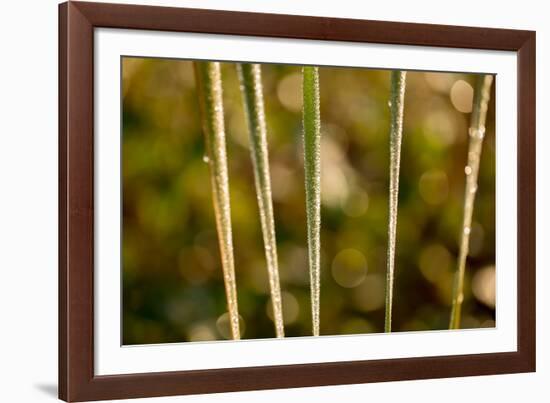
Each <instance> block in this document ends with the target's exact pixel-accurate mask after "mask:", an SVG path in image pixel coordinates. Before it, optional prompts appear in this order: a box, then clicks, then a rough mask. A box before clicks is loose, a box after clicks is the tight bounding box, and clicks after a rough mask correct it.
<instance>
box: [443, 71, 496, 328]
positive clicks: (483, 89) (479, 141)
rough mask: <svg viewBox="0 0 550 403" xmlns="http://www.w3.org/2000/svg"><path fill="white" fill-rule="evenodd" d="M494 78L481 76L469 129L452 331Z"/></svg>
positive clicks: (457, 314) (458, 310) (459, 300)
mask: <svg viewBox="0 0 550 403" xmlns="http://www.w3.org/2000/svg"><path fill="white" fill-rule="evenodd" d="M492 83H493V76H492V75H489V74H480V75H479V76H478V78H477V82H476V88H475V92H474V103H473V106H472V116H471V118H470V119H471V120H470V129H469V131H468V132H469V138H470V141H469V144H468V165H466V167H465V169H464V172H465V174H466V189H465V192H464V209H463V214H464V216H463V219H462V227H461V235H460V250H459V255H458V267H457V270H456V273H455V278H454V285H453V300H452V308H451V318H450V323H449V329H460V319H461V311H462V302H463V300H464V273H465V271H466V259H467V257H468V251H469V244H470V231H471V225H472V215H473V212H474V201H475V196H476V193H477V177H478V173H479V161H480V158H481V149H482V146H483V138H484V137H485V120H486V118H487V108H488V105H489V97H490V95H491V84H492Z"/></svg>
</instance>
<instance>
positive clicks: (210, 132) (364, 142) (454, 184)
mask: <svg viewBox="0 0 550 403" xmlns="http://www.w3.org/2000/svg"><path fill="white" fill-rule="evenodd" d="M121 75H122V80H121V86H122V88H121V96H122V100H121V105H122V133H121V144H122V200H123V201H122V228H121V231H122V288H123V289H122V296H123V297H122V323H123V329H122V343H123V344H124V345H135V344H156V343H177V342H205V341H215V340H237V339H259V338H275V337H277V338H280V337H300V336H302V337H303V336H335V335H349V334H367V333H382V332H406V331H429V330H438V331H443V330H448V329H471V328H485V327H495V325H496V324H495V318H496V315H495V310H496V304H495V294H496V291H495V276H496V267H495V105H494V91H495V82H494V80H493V76H492V75H485V74H471V73H468V74H465V73H455V72H423V71H399V70H377V69H366V68H351V67H327V66H319V67H317V66H298V65H282V64H251V63H228V62H216V61H193V60H175V59H162V58H140V57H122V58H121Z"/></svg>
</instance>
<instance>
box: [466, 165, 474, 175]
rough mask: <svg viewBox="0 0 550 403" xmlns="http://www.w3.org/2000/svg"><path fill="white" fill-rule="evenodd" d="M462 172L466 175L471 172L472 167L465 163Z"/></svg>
mask: <svg viewBox="0 0 550 403" xmlns="http://www.w3.org/2000/svg"><path fill="white" fill-rule="evenodd" d="M464 173H465V174H466V175H470V174H471V173H472V168H471V167H470V166H469V165H466V167H464Z"/></svg>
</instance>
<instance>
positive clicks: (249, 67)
mask: <svg viewBox="0 0 550 403" xmlns="http://www.w3.org/2000/svg"><path fill="white" fill-rule="evenodd" d="M237 71H238V73H239V79H240V82H241V92H242V95H243V106H244V111H245V115H246V121H247V123H248V134H249V139H250V154H251V157H252V165H253V168H254V181H255V185H256V196H257V199H258V207H259V211H260V222H261V226H262V235H263V240H264V249H265V258H266V262H267V273H268V276H269V289H270V293H271V302H272V306H273V319H274V324H275V334H276V336H277V337H284V336H285V329H284V322H283V307H282V300H281V285H280V281H279V264H278V259H277V241H276V238H275V222H274V219H273V202H272V197H271V179H270V175H269V153H268V147H267V128H266V121H265V111H264V96H263V88H262V72H261V67H260V65H259V64H250V63H244V64H237Z"/></svg>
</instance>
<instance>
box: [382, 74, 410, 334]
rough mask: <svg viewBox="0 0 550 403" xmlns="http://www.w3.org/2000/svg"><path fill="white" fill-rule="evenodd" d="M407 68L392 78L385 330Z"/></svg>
mask: <svg viewBox="0 0 550 403" xmlns="http://www.w3.org/2000/svg"><path fill="white" fill-rule="evenodd" d="M406 74H407V73H406V72H405V71H398V70H394V71H392V72H391V78H390V80H391V81H390V102H389V106H390V120H391V123H390V187H389V213H388V256H387V267H386V314H385V320H384V331H385V332H388V333H389V332H391V321H392V307H393V282H394V267H395V244H396V241H395V238H396V231H397V204H398V199H399V166H400V162H401V140H402V138H403V104H404V100H405V80H406Z"/></svg>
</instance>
